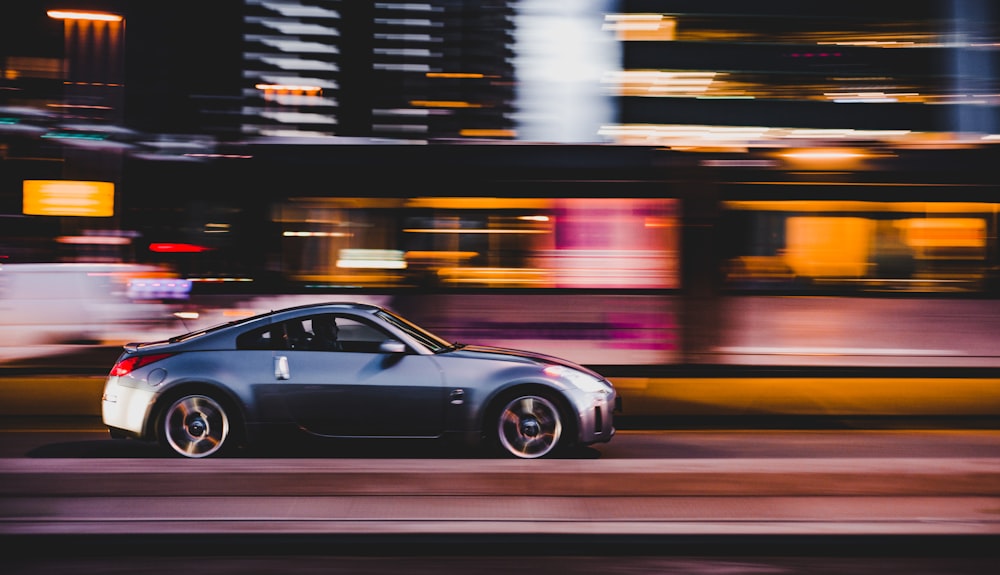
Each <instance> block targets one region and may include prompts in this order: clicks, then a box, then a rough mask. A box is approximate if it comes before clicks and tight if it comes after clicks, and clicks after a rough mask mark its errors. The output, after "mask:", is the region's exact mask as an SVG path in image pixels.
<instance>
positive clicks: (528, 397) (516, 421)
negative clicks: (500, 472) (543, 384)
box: [496, 393, 564, 459]
mask: <svg viewBox="0 0 1000 575" xmlns="http://www.w3.org/2000/svg"><path fill="white" fill-rule="evenodd" d="M563 429H564V425H563V421H562V415H561V414H560V412H559V408H558V407H557V406H556V404H555V402H554V401H553V400H552V399H550V398H549V397H546V396H545V395H542V394H537V393H525V394H518V395H515V396H513V397H511V398H510V399H509V400H508V401H507V402H506V403H504V404H503V409H501V410H500V415H499V417H498V418H497V421H496V439H497V442H498V443H499V447H500V448H501V449H502V450H503V451H504V452H506V453H507V454H509V455H513V456H514V457H520V458H524V459H533V458H538V457H543V456H545V455H548V454H550V453H552V452H553V451H555V450H556V448H558V447H560V446H561V444H562V442H563Z"/></svg>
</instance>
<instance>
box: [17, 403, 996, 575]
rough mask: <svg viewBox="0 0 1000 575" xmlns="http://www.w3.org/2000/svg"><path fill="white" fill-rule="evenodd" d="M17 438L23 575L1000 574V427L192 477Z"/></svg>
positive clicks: (224, 469)
mask: <svg viewBox="0 0 1000 575" xmlns="http://www.w3.org/2000/svg"><path fill="white" fill-rule="evenodd" d="M11 423H12V422H11V420H5V425H4V426H3V429H2V431H0V433H2V435H0V449H2V453H0V456H2V457H0V516H2V517H0V534H2V536H3V539H4V541H5V543H6V547H7V548H8V550H9V551H7V555H6V560H5V563H6V566H5V572H7V573H44V574H48V573H53V574H59V573H73V574H74V575H79V574H87V573H126V572H128V573H176V572H178V571H183V570H197V571H198V572H199V573H205V574H210V575H214V574H223V573H237V572H239V573H249V574H256V573H274V572H281V573H289V574H299V573H302V574H307V573H309V574H311V573H320V572H322V573H373V574H375V573H378V574H382V573H399V572H408V573H431V572H434V573H469V572H475V573H485V574H492V573H509V572H512V571H515V570H516V571H523V570H527V569H530V570H536V569H548V570H557V571H558V572H562V573H638V572H643V573H645V572H656V573H694V574H701V573H727V574H729V573H747V574H759V573H778V574H792V575H794V574H798V573H802V574H805V573H815V574H819V575H824V574H827V573H856V574H859V575H862V574H875V573H879V574H886V573H909V574H917V575H921V574H932V573H933V574H945V573H948V574H958V575H965V574H969V575H971V574H975V575H980V574H984V575H985V574H987V573H994V572H995V567H996V565H997V564H998V562H1000V545H998V543H1000V431H996V430H989V429H985V430H977V429H964V430H947V429H945V430H933V429H916V430H906V429H894V430H852V429H840V430H829V429H827V430H675V431H653V430H625V431H622V432H621V433H620V434H619V436H618V437H616V438H615V439H614V440H613V441H612V443H610V444H608V445H602V446H600V448H596V449H591V450H586V451H584V452H580V453H578V454H576V455H575V456H574V457H570V458H566V459H555V460H540V461H517V460H504V459H492V458H484V457H481V456H480V455H477V454H475V453H469V452H458V453H455V452H451V451H449V450H447V449H445V448H444V447H441V446H438V445H431V444H423V445H414V444H409V443H406V444H386V445H381V444H379V445H376V446H373V445H371V444H368V443H351V444H348V445H344V444H338V445H337V446H335V447H334V446H326V447H322V446H316V445H313V446H308V447H302V446H300V447H297V448H290V446H289V445H287V444H286V445H283V444H276V445H273V446H271V447H270V448H269V449H271V450H272V451H269V452H268V451H265V452H257V453H252V454H245V455H244V456H240V457H234V458H228V459H218V460H197V461H191V460H182V459H174V458H169V457H163V456H162V455H161V454H160V453H159V452H158V451H155V450H153V449H152V448H151V447H149V446H145V445H141V444H136V443H135V442H129V441H122V440H112V439H110V438H108V436H107V435H106V433H105V432H104V431H103V430H102V429H101V428H100V425H99V422H96V421H94V420H93V419H68V420H67V419H58V420H39V419H34V420H26V421H21V422H20V423H19V424H17V425H12V424H11ZM38 549H43V550H44V551H42V552H39V551H38Z"/></svg>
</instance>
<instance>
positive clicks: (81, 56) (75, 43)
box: [46, 10, 125, 123]
mask: <svg viewBox="0 0 1000 575" xmlns="http://www.w3.org/2000/svg"><path fill="white" fill-rule="evenodd" d="M46 14H47V15H48V16H49V17H50V18H53V19H56V20H62V21H63V22H64V24H65V28H64V34H63V38H64V42H65V57H66V70H65V79H64V85H65V91H64V93H65V96H64V99H63V102H62V103H61V104H59V106H60V107H62V108H63V110H62V111H63V112H64V113H65V114H66V115H67V116H72V117H76V118H82V119H97V120H105V121H110V122H112V123H120V122H121V121H122V119H123V117H124V114H123V112H122V106H123V103H124V97H123V93H122V92H123V88H124V83H125V82H124V79H125V51H124V44H125V18H124V16H122V15H120V14H113V13H108V12H91V11H81V10H48V11H47V12H46Z"/></svg>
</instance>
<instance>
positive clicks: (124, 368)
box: [111, 353, 174, 375]
mask: <svg viewBox="0 0 1000 575" xmlns="http://www.w3.org/2000/svg"><path fill="white" fill-rule="evenodd" d="M172 355H174V354H172V353H154V354H151V355H133V356H130V357H126V358H125V359H122V360H120V361H119V362H118V363H116V364H115V366H114V367H112V368H111V375H128V374H130V373H132V372H133V371H135V370H137V369H139V368H140V367H142V366H144V365H149V364H151V363H153V362H154V361H160V360H161V359H166V358H168V357H170V356H172Z"/></svg>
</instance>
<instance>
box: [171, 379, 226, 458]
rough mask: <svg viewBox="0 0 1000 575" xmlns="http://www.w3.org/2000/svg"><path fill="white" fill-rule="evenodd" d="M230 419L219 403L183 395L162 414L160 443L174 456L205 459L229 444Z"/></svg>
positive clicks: (197, 396)
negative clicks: (174, 454)
mask: <svg viewBox="0 0 1000 575" xmlns="http://www.w3.org/2000/svg"><path fill="white" fill-rule="evenodd" d="M230 429H231V425H230V418H229V415H228V414H227V413H226V410H225V408H224V407H223V406H222V404H221V403H219V402H218V401H216V400H215V399H213V398H212V397H209V396H207V395H198V394H192V395H185V396H182V397H180V398H178V399H177V400H176V401H174V402H173V403H172V404H170V407H168V408H167V410H166V411H165V412H164V413H163V418H162V419H161V420H160V438H161V440H162V443H163V444H164V445H165V446H166V447H168V448H169V449H170V450H172V451H173V452H174V453H176V454H177V455H181V456H184V457H194V458H197V457H208V456H209V455H213V454H216V453H220V452H221V451H223V449H224V448H226V447H228V444H229V443H230Z"/></svg>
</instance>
